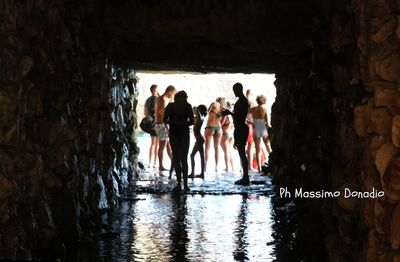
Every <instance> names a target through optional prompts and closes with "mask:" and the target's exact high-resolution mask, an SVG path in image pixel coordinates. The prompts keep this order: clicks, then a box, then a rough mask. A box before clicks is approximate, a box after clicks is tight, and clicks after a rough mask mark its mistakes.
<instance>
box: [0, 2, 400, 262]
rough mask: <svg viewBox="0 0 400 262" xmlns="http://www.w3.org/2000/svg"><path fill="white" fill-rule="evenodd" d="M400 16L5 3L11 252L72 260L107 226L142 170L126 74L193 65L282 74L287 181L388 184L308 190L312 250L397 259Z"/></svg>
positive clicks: (325, 5) (267, 7)
mask: <svg viewBox="0 0 400 262" xmlns="http://www.w3.org/2000/svg"><path fill="white" fill-rule="evenodd" d="M398 10H399V4H398V3H397V2H396V1H389V0H376V1H372V2H369V3H364V2H361V1H352V2H351V3H350V2H348V1H335V2H332V1H313V0H308V1H304V2H302V3H299V2H298V1H291V0H285V1H271V2H268V3H267V2H265V1H256V0H254V1H249V2H248V3H246V4H244V3H242V2H240V1H228V0H226V1H222V0H221V1H193V2H192V1H185V0H174V1H170V2H169V3H168V4H166V3H161V2H159V1H156V0H152V1H138V0H135V1H125V0H118V1H107V0H104V1H96V0H93V1H90V0H88V1H51V0H44V1H25V2H20V1H16V2H15V1H10V0H5V1H3V2H1V3H0V15H1V17H0V23H1V27H0V31H1V35H0V38H1V43H2V44H1V49H0V60H1V61H2V62H1V65H2V66H1V70H0V74H1V82H0V112H1V113H0V119H1V126H0V147H1V149H0V164H1V173H0V199H1V202H0V240H1V241H0V257H6V258H27V259H29V258H53V257H55V256H56V257H57V256H62V255H60V254H63V253H64V252H65V243H69V242H70V243H74V241H75V240H76V239H79V238H82V236H85V235H87V234H88V233H89V232H90V231H91V229H92V228H93V227H95V225H96V222H97V221H96V217H97V215H98V214H99V213H100V212H101V210H104V209H107V208H108V207H109V206H110V205H112V204H113V203H114V202H115V199H116V197H117V196H118V194H121V193H123V190H124V188H125V187H126V186H128V185H129V181H130V179H131V178H132V176H134V173H135V155H136V153H137V152H136V147H135V144H134V142H133V140H132V139H131V136H130V134H131V133H132V132H133V131H132V130H133V126H132V123H134V121H135V114H133V113H132V111H134V110H135V106H136V103H135V95H136V94H135V92H136V91H135V80H134V71H130V70H127V69H126V68H136V69H139V68H140V69H164V68H168V69H182V68H183V69H191V70H197V71H223V72H235V71H240V72H246V71H251V72H258V71H259V72H274V73H276V76H277V81H276V86H277V88H278V97H277V103H276V106H275V108H274V109H273V110H274V112H273V114H274V116H275V117H274V118H273V126H274V134H273V141H272V142H273V147H274V156H273V159H272V162H271V165H272V167H273V170H274V174H275V183H276V185H277V186H278V187H279V186H284V185H287V186H291V187H298V186H303V187H305V188H307V189H310V190H312V189H316V188H323V189H326V190H337V189H338V190H339V189H343V188H345V187H349V188H352V189H354V190H370V189H371V188H373V187H375V188H379V189H383V190H384V191H385V193H386V197H385V198H383V199H361V200H357V199H355V200H349V199H342V198H338V199H325V200H320V201H310V200H304V199H303V200H298V201H297V203H296V204H297V206H298V209H297V212H296V216H297V218H296V219H297V220H296V221H297V224H298V225H299V231H298V234H297V236H296V239H295V240H294V241H295V242H296V247H297V251H298V253H299V254H300V255H301V256H302V257H304V258H330V259H332V260H334V259H337V260H339V261H344V260H349V261H354V260H365V261H369V260H373V261H391V260H393V259H395V258H396V259H398V257H399V255H398V252H397V251H396V250H397V249H398V247H399V240H398V239H399V235H400V233H399V228H398V227H399V226H398V225H399V224H398V223H396V221H397V217H398V216H399V215H398V213H399V207H398V200H399V199H398V186H397V184H398V183H397V176H398V172H397V161H396V159H397V153H398V152H397V147H398V117H397V114H398V112H397V111H398V110H397V107H398V99H397V96H398V94H397V93H398V92H397V85H398V70H399V62H398V61H400V60H399V59H398V50H399V48H398V46H399V37H398V32H397V31H398V19H397V13H398ZM220 21H224V23H221V22H220ZM353 111H354V115H353ZM110 127H111V128H110ZM310 228H313V229H314V230H313V231H312V233H311V234H308V233H307V232H309V231H308V230H309V229H310ZM304 239H313V240H312V241H304ZM389 243H390V244H389ZM316 246H318V247H319V248H318V250H321V251H320V252H317V253H315V249H316ZM70 248H73V244H67V249H70ZM50 249H51V250H52V251H53V253H55V254H50V253H49V252H48V251H49V250H50Z"/></svg>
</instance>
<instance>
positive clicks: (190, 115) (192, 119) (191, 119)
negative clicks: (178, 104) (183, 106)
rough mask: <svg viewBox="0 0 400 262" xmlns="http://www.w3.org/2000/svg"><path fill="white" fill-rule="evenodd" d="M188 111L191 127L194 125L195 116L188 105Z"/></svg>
mask: <svg viewBox="0 0 400 262" xmlns="http://www.w3.org/2000/svg"><path fill="white" fill-rule="evenodd" d="M187 111H188V119H189V122H188V125H189V126H191V125H193V124H194V115H193V110H192V106H191V105H190V104H188V109H187Z"/></svg>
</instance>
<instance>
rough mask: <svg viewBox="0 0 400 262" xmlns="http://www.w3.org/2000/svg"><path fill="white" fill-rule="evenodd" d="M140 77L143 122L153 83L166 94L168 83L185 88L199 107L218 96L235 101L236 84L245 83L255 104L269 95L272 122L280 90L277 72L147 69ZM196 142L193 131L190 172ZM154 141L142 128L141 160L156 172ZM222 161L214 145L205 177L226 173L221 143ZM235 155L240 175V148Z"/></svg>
mask: <svg viewBox="0 0 400 262" xmlns="http://www.w3.org/2000/svg"><path fill="white" fill-rule="evenodd" d="M137 76H138V78H139V82H138V85H137V86H138V88H139V97H138V105H137V114H138V121H140V120H141V119H142V118H143V117H144V104H145V101H146V99H147V98H148V97H149V96H150V95H151V93H150V86H152V85H157V86H158V93H159V94H160V95H162V94H163V93H164V91H165V89H166V87H167V86H169V85H173V86H174V87H175V88H176V90H177V91H180V90H184V91H185V92H186V93H187V95H188V102H189V103H190V104H191V105H192V107H195V106H198V105H200V104H203V105H205V106H206V107H207V108H209V106H210V104H211V103H212V102H214V101H216V99H217V98H218V97H223V98H225V101H226V102H229V103H232V104H233V103H235V102H236V100H237V98H236V97H235V95H234V93H233V91H232V86H233V85H234V84H235V83H237V82H240V83H242V85H243V91H244V93H246V91H247V90H248V89H250V90H251V95H250V97H249V100H251V101H252V104H253V106H254V105H257V103H256V97H257V96H258V95H264V96H265V97H266V108H267V112H268V118H269V123H270V121H271V106H272V104H273V103H274V101H275V96H276V89H275V86H274V84H273V82H274V81H275V75H273V74H259V73H254V74H242V73H236V74H231V73H229V74H228V73H208V74H202V73H191V72H150V71H143V72H140V71H139V72H138V73H137ZM206 122H207V119H205V121H204V123H203V126H202V134H203V135H204V128H205V126H206V124H205V123H206ZM194 142H195V138H194V136H193V132H192V134H191V137H190V149H189V156H188V163H189V173H190V171H191V163H190V153H191V150H192V148H193V144H194ZM150 144H151V138H150V135H149V134H147V133H145V132H143V131H142V130H141V129H140V128H139V136H138V145H139V148H140V154H139V162H141V163H143V164H144V166H145V167H146V168H150V169H152V170H154V171H157V168H158V161H157V162H156V166H155V167H154V164H150V163H149V148H150ZM261 144H262V146H263V150H262V151H263V156H262V161H263V162H267V161H268V153H267V152H266V150H265V149H266V148H265V145H264V144H263V143H261ZM218 150H219V161H218V166H217V167H216V166H215V151H214V146H213V145H212V146H210V151H209V155H210V157H209V159H208V163H207V166H206V175H205V179H207V173H210V172H213V173H214V172H215V171H216V170H217V172H220V173H222V172H226V170H225V169H226V165H225V164H226V163H225V162H224V152H223V149H222V146H219V149H218ZM252 151H253V152H251V154H255V150H254V149H252ZM164 154H165V157H164V160H163V162H164V167H166V168H168V169H169V167H170V159H169V157H168V156H167V153H166V152H165V153H164ZM232 158H233V161H232V162H233V172H232V173H236V174H239V173H240V171H241V166H240V160H239V156H238V153H237V150H235V149H232ZM251 167H252V168H254V169H256V167H257V164H256V161H255V158H253V164H252V165H251ZM199 172H200V156H199V154H196V156H195V173H196V174H198V173H199ZM209 179H211V177H209Z"/></svg>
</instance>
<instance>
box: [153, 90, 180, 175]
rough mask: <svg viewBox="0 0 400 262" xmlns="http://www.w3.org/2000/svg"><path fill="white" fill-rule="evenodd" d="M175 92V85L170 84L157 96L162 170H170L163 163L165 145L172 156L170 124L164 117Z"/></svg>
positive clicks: (159, 153)
mask: <svg viewBox="0 0 400 262" xmlns="http://www.w3.org/2000/svg"><path fill="white" fill-rule="evenodd" d="M175 93H176V89H175V87H173V86H168V87H167V89H165V92H164V94H162V95H161V96H159V97H157V99H156V106H155V114H156V118H155V125H154V129H155V131H156V134H157V137H158V140H159V145H158V162H159V166H158V169H159V170H160V171H166V170H168V169H166V168H165V167H164V165H163V160H164V149H165V147H167V153H168V156H169V157H170V158H171V147H170V145H169V143H168V126H167V125H166V124H165V123H164V122H163V118H164V112H165V108H166V107H167V105H168V104H169V102H170V101H171V99H172V98H173V97H174V95H175Z"/></svg>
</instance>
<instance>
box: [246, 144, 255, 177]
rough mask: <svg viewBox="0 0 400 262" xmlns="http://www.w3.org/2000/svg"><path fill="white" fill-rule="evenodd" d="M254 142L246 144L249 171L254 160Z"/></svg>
mask: <svg viewBox="0 0 400 262" xmlns="http://www.w3.org/2000/svg"><path fill="white" fill-rule="evenodd" d="M253 155H254V140H253V139H252V140H251V142H249V143H247V158H248V160H249V169H250V170H254V169H253V160H254V157H253Z"/></svg>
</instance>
